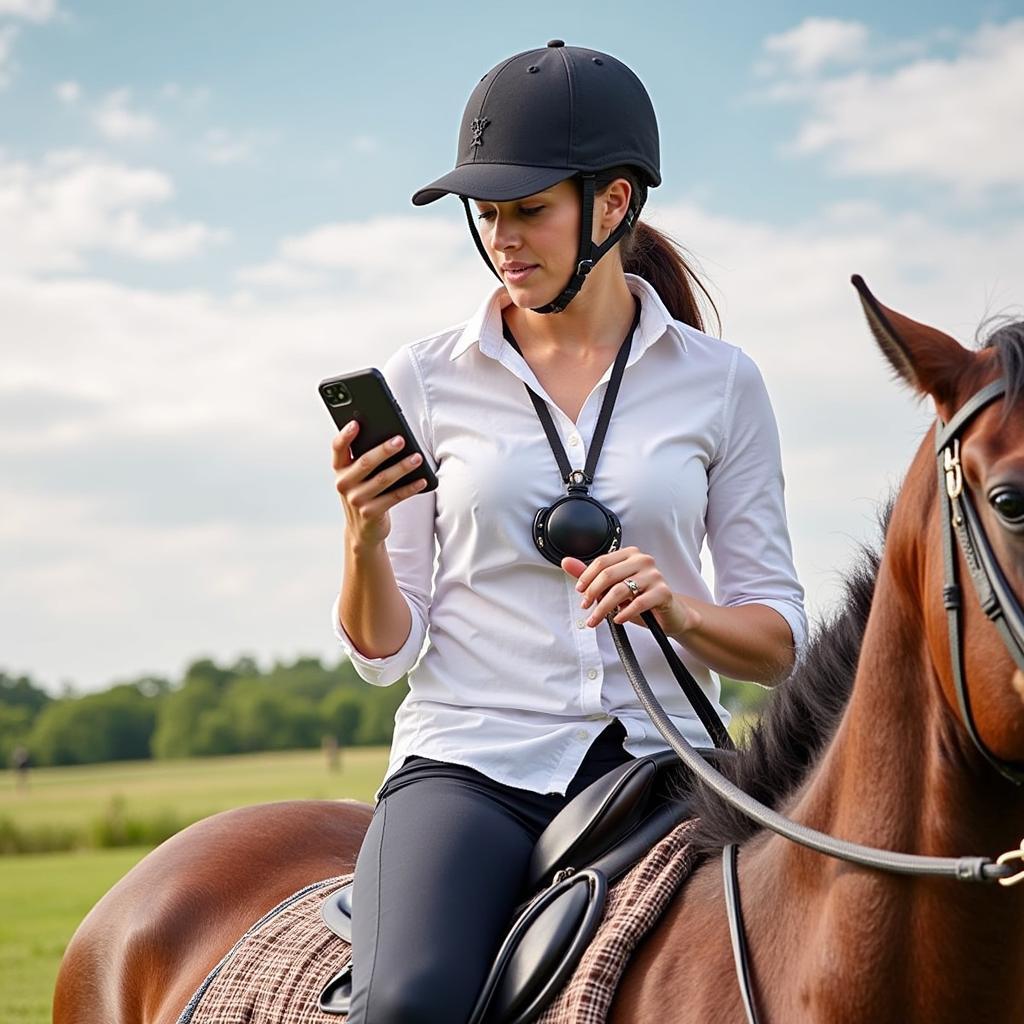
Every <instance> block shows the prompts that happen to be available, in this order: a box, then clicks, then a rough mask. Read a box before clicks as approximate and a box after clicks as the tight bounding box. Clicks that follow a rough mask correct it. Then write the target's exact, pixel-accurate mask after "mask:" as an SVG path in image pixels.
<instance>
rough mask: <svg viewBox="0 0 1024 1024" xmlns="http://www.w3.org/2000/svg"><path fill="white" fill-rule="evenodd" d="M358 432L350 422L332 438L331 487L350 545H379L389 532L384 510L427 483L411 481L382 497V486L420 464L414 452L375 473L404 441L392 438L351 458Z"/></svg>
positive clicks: (389, 528) (388, 517) (352, 422)
mask: <svg viewBox="0 0 1024 1024" xmlns="http://www.w3.org/2000/svg"><path fill="white" fill-rule="evenodd" d="M358 433H359V424H358V423H357V422H356V421H355V420H353V421H351V422H350V423H348V424H347V425H346V426H345V427H343V428H342V429H341V430H339V431H338V433H337V434H335V435H334V440H333V441H332V442H331V451H332V466H333V468H334V486H335V488H336V489H337V491H338V494H339V495H340V497H341V504H342V506H343V507H344V509H345V519H346V530H347V533H348V536H349V537H350V538H351V539H352V542H353V543H355V544H359V545H367V546H371V545H379V544H383V543H384V541H385V539H386V538H387V536H388V534H389V533H390V532H391V517H390V516H389V515H388V510H389V509H392V508H394V506H395V505H397V504H398V503H399V502H400V501H404V500H405V499H406V498H411V497H412V496H413V495H414V494H416V493H417V492H419V491H422V490H423V488H424V487H425V486H426V483H427V482H426V481H425V480H423V479H419V480H414V481H413V482H412V483H411V484H406V485H405V486H404V487H399V488H398V489H397V490H394V491H391V492H390V493H389V494H382V493H381V492H382V491H383V490H384V489H385V488H386V487H388V486H390V485H391V484H393V483H394V482H395V481H396V480H399V479H401V478H402V477H403V476H405V475H406V473H408V472H409V471H410V470H412V469H415V468H416V467H417V466H418V465H419V464H420V456H419V455H418V454H415V453H414V454H412V455H410V456H408V457H406V458H404V459H401V460H400V461H398V462H396V463H395V464H394V465H393V466H389V467H388V468H387V469H382V470H379V472H378V467H379V466H380V464H381V463H382V462H384V460H385V459H387V458H390V456H392V455H394V453H395V452H397V451H401V449H402V446H403V445H404V444H405V440H404V439H403V438H402V437H397V438H392V439H391V440H389V441H386V442H385V443H384V444H380V445H377V447H376V448H371V449H370V450H369V451H368V452H366V453H364V454H363V455H360V456H359V458H357V459H353V458H352V450H351V445H352V442H353V440H354V439H355V437H356V435H357V434H358ZM396 442H397V443H396Z"/></svg>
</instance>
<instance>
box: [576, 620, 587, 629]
mask: <svg viewBox="0 0 1024 1024" xmlns="http://www.w3.org/2000/svg"><path fill="white" fill-rule="evenodd" d="M585 625H586V622H585V621H584V620H583V619H577V620H576V628H577V629H583V627H584V626H585Z"/></svg>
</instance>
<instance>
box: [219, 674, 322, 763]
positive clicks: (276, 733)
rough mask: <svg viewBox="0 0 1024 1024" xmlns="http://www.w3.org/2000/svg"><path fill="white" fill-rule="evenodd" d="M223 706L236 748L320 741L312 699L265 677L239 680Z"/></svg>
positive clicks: (281, 747)
mask: <svg viewBox="0 0 1024 1024" xmlns="http://www.w3.org/2000/svg"><path fill="white" fill-rule="evenodd" d="M224 708H225V710H226V711H227V712H228V714H229V715H230V718H231V721H232V723H233V725H234V730H235V735H236V737H237V739H238V746H239V749H240V750H290V749H295V748H299V747H315V746H318V745H319V743H320V734H321V727H320V717H319V715H318V714H317V712H316V708H315V707H314V706H313V704H312V702H311V701H308V700H305V699H303V698H301V697H296V696H295V695H293V694H289V693H284V692H282V691H280V690H278V689H276V688H275V687H273V686H272V685H270V684H269V683H267V682H265V681H262V680H261V681H259V682H250V681H248V680H239V682H238V683H236V684H235V686H233V687H232V688H231V690H230V692H229V693H228V694H227V696H226V698H225V701H224Z"/></svg>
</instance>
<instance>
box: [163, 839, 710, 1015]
mask: <svg viewBox="0 0 1024 1024" xmlns="http://www.w3.org/2000/svg"><path fill="white" fill-rule="evenodd" d="M693 827H694V822H693V821H686V822H683V823H682V824H681V825H679V826H678V827H677V828H676V829H675V830H674V831H672V832H670V833H669V834H668V835H667V836H666V837H665V838H664V839H662V840H661V842H660V843H658V844H657V845H656V846H654V847H653V848H652V849H651V850H650V852H649V853H648V854H647V856H646V857H644V859H643V860H641V861H639V862H638V863H636V864H635V865H634V866H633V867H632V868H631V869H630V870H629V871H628V872H627V873H626V874H625V875H623V876H622V878H621V879H619V881H618V882H616V883H615V885H613V886H612V887H611V889H610V890H609V893H608V902H607V904H606V906H605V912H604V917H603V918H602V920H601V924H600V926H599V928H598V931H597V934H596V935H595V936H594V939H593V941H592V942H591V943H590V945H589V946H588V947H587V950H586V952H585V953H584V954H583V957H582V959H581V960H580V963H579V964H578V965H577V968H576V970H575V972H574V973H573V975H572V976H571V977H570V979H569V980H568V982H566V984H565V985H564V986H563V988H562V990H561V991H560V992H559V993H558V995H557V996H556V997H555V999H554V1001H553V1002H552V1003H551V1005H550V1006H549V1007H548V1008H547V1009H546V1010H545V1011H544V1013H543V1014H542V1016H541V1017H540V1018H539V1019H538V1024H604V1022H605V1021H606V1020H607V1018H608V1013H609V1010H610V1009H611V1005H612V1000H613V998H614V997H615V990H616V987H617V986H618V983H619V979H620V978H621V977H622V974H623V972H624V971H625V969H626V965H627V963H628V962H629V958H630V956H631V954H632V952H633V950H634V949H636V947H637V944H638V943H639V942H640V940H641V939H642V938H643V937H644V936H645V935H646V934H647V933H648V932H649V931H650V930H651V929H652V928H653V927H654V925H655V923H656V922H657V921H658V918H659V917H660V916H661V914H662V912H663V911H664V909H665V907H666V906H667V905H668V903H669V900H671V898H672V895H673V893H674V892H675V891H676V889H678V887H679V886H680V885H681V884H682V883H683V881H684V880H685V879H686V877H687V876H688V874H689V872H690V869H691V867H692V864H693V856H692V854H691V853H690V850H689V843H688V838H687V837H688V835H689V832H690V831H691V830H692V828H693ZM351 878H352V876H351V875H350V874H349V875H339V876H336V877H334V878H326V879H324V880H322V881H319V882H314V883H313V884H311V885H308V886H306V887H305V888H304V889H300V890H299V891H298V892H297V893H294V894H293V895H292V896H289V897H288V899H286V900H284V901H283V902H281V903H279V904H278V905H277V906H276V907H274V908H273V909H272V910H270V911H268V912H267V913H266V914H264V916H263V917H262V918H260V920H258V921H257V922H256V923H255V924H253V925H252V926H251V927H250V928H249V930H248V931H247V932H246V933H245V934H244V935H243V936H242V937H241V938H240V939H239V940H238V941H237V942H236V943H235V945H234V946H233V947H232V948H231V949H230V950H229V951H228V952H227V953H226V954H225V956H224V957H223V959H222V960H221V961H220V963H219V964H217V966H216V967H214V969H213V970H212V971H211V972H210V973H209V975H208V976H207V977H206V979H205V980H204V982H203V983H202V985H200V987H199V988H198V990H197V991H196V993H195V994H194V995H193V996H192V998H191V999H190V1000H189V1002H188V1004H187V1005H186V1007H185V1009H184V1010H182V1012H181V1015H180V1016H179V1017H178V1022H177V1024H342V1022H343V1021H344V1020H345V1018H344V1017H339V1016H337V1015H332V1014H326V1013H324V1012H323V1011H322V1010H321V1009H320V1007H319V998H320V992H321V991H322V990H323V988H324V986H325V985H326V984H327V982H328V981H330V979H331V978H332V977H333V976H334V975H335V974H337V973H338V971H340V970H341V968H342V967H343V966H344V965H345V963H346V962H347V960H348V957H349V952H350V948H351V947H350V946H349V945H348V943H346V942H344V941H343V940H342V939H340V938H338V937H337V936H336V935H335V934H334V933H333V932H331V931H329V930H328V929H327V927H326V926H325V925H324V922H323V919H322V918H321V916H320V907H321V905H322V904H323V902H324V900H326V899H327V898H328V897H329V896H330V895H331V894H332V893H334V892H336V891H337V890H338V889H340V888H341V887H342V886H343V885H345V884H347V883H348V882H349V881H350V880H351Z"/></svg>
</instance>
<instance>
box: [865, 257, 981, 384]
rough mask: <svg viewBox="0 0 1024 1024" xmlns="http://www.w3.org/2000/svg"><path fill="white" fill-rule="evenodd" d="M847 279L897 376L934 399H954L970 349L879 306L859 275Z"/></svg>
mask: <svg viewBox="0 0 1024 1024" xmlns="http://www.w3.org/2000/svg"><path fill="white" fill-rule="evenodd" d="M850 280H851V281H852V282H853V286H854V287H855V288H856V289H857V291H858V292H859V293H860V302H861V305H862V306H863V308H864V314H865V315H866V316H867V319H868V326H869V327H870V328H871V333H872V334H873V335H874V336H875V341H877V342H878V347H879V348H880V349H881V350H882V354H883V355H884V356H885V357H886V359H888V361H889V363H890V364H891V365H892V368H893V369H894V370H895V371H896V373H897V375H898V377H899V379H900V380H903V381H905V382H906V383H907V384H909V385H910V386H911V387H912V388H914V390H915V391H918V392H919V393H920V394H922V395H931V396H932V398H934V399H935V400H936V401H937V402H940V403H943V404H948V403H950V402H954V401H955V399H956V391H957V382H958V381H959V380H962V374H963V371H964V367H965V366H966V364H967V363H969V362H970V360H971V354H970V352H968V351H967V349H965V348H964V347H963V346H962V345H961V344H960V343H959V342H958V341H956V340H955V339H953V338H951V337H950V336H949V335H948V334H943V333H942V331H939V330H937V329H936V328H934V327H929V326H928V325H927V324H921V323H918V322H917V321H916V320H911V319H910V317H907V316H903V315H902V314H901V313H897V312H896V311H895V310H892V309H889V308H888V307H886V306H883V305H882V304H881V303H880V302H879V301H878V299H876V298H875V297H874V295H872V294H871V292H870V290H869V289H868V286H867V285H866V284H865V283H864V279H863V278H862V277H861V276H860V274H854V275H853V277H852V278H851V279H850Z"/></svg>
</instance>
